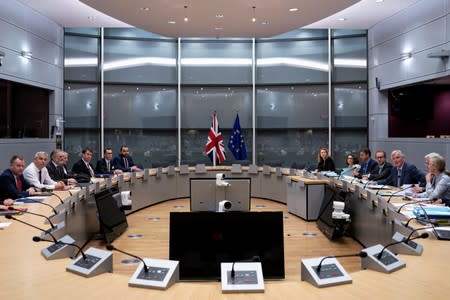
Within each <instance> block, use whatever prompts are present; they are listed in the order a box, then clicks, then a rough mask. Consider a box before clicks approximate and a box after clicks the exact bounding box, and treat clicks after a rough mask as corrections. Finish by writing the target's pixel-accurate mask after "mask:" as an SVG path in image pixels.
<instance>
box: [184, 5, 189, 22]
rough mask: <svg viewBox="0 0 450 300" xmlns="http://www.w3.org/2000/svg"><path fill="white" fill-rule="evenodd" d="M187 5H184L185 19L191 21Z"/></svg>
mask: <svg viewBox="0 0 450 300" xmlns="http://www.w3.org/2000/svg"><path fill="white" fill-rule="evenodd" d="M187 8H188V7H187V5H185V6H184V21H185V22H187V21H189V18H188V16H187Z"/></svg>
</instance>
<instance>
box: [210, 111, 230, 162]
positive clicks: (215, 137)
mask: <svg viewBox="0 0 450 300" xmlns="http://www.w3.org/2000/svg"><path fill="white" fill-rule="evenodd" d="M205 153H206V154H208V156H209V158H210V159H211V161H212V162H213V165H214V166H215V165H216V161H217V162H218V163H219V164H220V163H222V162H224V161H225V159H226V158H225V147H224V145H223V138H222V133H221V132H219V122H218V121H217V115H216V112H214V115H213V121H212V126H211V128H210V129H209V132H208V141H207V142H206V145H205Z"/></svg>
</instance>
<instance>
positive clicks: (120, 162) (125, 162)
mask: <svg viewBox="0 0 450 300" xmlns="http://www.w3.org/2000/svg"><path fill="white" fill-rule="evenodd" d="M129 153H130V151H129V150H128V146H125V145H124V146H122V147H120V154H119V156H116V157H115V158H114V160H113V165H114V167H115V168H116V169H119V170H122V171H123V172H139V171H142V170H141V169H140V168H139V167H138V166H137V165H136V164H135V163H134V161H133V158H132V157H131V156H130V155H129Z"/></svg>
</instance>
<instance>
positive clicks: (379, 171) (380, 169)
mask: <svg viewBox="0 0 450 300" xmlns="http://www.w3.org/2000/svg"><path fill="white" fill-rule="evenodd" d="M381 171H383V167H382V166H381V167H379V168H378V175H380V174H381Z"/></svg>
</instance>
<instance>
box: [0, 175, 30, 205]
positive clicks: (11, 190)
mask: <svg viewBox="0 0 450 300" xmlns="http://www.w3.org/2000/svg"><path fill="white" fill-rule="evenodd" d="M20 179H21V181H22V191H19V190H18V189H17V186H16V179H15V177H14V175H13V173H12V172H11V170H10V169H6V170H5V171H3V173H2V174H1V175H0V198H2V199H7V198H12V199H17V198H21V197H28V196H29V194H28V192H27V191H26V190H27V189H29V188H30V187H31V185H30V184H29V183H28V181H26V180H25V177H23V175H20ZM2 203H3V201H2Z"/></svg>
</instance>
